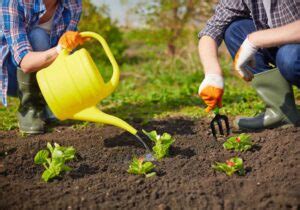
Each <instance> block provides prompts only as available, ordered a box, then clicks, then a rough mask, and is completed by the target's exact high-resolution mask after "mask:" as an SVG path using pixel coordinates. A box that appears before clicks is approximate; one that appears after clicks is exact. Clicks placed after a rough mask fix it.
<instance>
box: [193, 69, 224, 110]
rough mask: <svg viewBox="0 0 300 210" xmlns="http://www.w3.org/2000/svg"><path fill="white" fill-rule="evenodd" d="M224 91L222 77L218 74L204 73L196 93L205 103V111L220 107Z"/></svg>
mask: <svg viewBox="0 0 300 210" xmlns="http://www.w3.org/2000/svg"><path fill="white" fill-rule="evenodd" d="M223 93H224V79H223V77H222V76H221V75H218V74H206V75H205V78H204V80H203V81H202V83H201V85H200V87H199V91H198V94H199V96H200V97H201V98H202V100H203V101H204V103H205V104H206V105H207V108H206V109H205V111H206V112H210V111H212V110H214V109H215V108H216V107H219V108H221V107H222V97H223Z"/></svg>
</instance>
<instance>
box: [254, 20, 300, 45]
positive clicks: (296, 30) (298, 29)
mask: <svg viewBox="0 0 300 210" xmlns="http://www.w3.org/2000/svg"><path fill="white" fill-rule="evenodd" d="M249 40H250V41H251V42H252V43H253V44H254V45H255V46H257V47H259V48H268V47H277V46H281V45H284V44H293V43H300V20H298V21H295V22H293V23H290V24H287V25H285V26H282V27H278V28H272V29H267V30H262V31H257V32H254V33H252V34H250V35H249Z"/></svg>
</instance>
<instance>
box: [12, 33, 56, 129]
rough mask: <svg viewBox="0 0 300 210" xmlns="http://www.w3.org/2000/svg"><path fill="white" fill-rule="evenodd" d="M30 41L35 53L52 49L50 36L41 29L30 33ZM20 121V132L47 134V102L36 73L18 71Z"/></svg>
mask: <svg viewBox="0 0 300 210" xmlns="http://www.w3.org/2000/svg"><path fill="white" fill-rule="evenodd" d="M29 40H30V43H31V46H32V49H33V51H45V50H47V49H49V48H50V44H49V35H48V34H47V33H46V31H44V30H43V29H41V28H34V29H33V30H32V31H31V32H30V33H29ZM17 81H18V97H19V99H20V106H19V109H18V121H19V127H20V131H21V132H23V133H28V134H39V133H44V132H45V115H44V107H45V101H44V98H43V96H42V94H41V92H40V89H39V86H38V84H37V80H36V73H26V74H25V73H24V72H23V71H22V70H21V69H18V70H17Z"/></svg>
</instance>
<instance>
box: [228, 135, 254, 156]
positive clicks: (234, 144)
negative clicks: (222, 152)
mask: <svg viewBox="0 0 300 210" xmlns="http://www.w3.org/2000/svg"><path fill="white" fill-rule="evenodd" d="M252 146H253V144H252V142H251V137H250V135H247V134H244V133H242V134H240V135H238V136H233V137H230V138H229V139H227V141H226V142H225V143H224V144H223V147H224V148H225V149H227V150H232V149H234V150H235V151H241V152H244V151H247V150H249V149H251V148H252Z"/></svg>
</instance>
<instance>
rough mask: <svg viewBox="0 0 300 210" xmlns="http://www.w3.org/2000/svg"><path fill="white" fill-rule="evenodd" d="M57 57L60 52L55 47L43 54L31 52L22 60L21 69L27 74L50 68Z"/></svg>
mask: <svg viewBox="0 0 300 210" xmlns="http://www.w3.org/2000/svg"><path fill="white" fill-rule="evenodd" d="M57 56H58V51H57V49H56V48H55V47H53V48H51V49H49V50H46V51H43V52H32V51H29V52H28V53H27V54H26V55H25V56H24V58H23V59H22V61H21V63H20V67H21V69H22V71H23V72H25V73H31V72H36V71H39V70H40V69H43V68H46V67H47V66H49V65H50V64H51V63H52V62H53V61H54V60H55V59H56V57H57Z"/></svg>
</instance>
